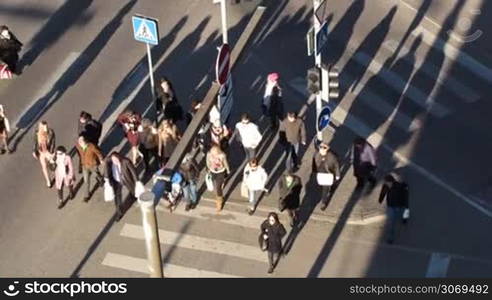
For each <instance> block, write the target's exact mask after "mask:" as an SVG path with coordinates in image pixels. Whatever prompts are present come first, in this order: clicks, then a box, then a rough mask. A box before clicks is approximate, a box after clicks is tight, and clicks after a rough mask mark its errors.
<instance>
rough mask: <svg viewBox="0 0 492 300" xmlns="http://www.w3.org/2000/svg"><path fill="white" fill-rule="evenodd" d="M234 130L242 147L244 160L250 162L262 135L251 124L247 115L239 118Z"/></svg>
mask: <svg viewBox="0 0 492 300" xmlns="http://www.w3.org/2000/svg"><path fill="white" fill-rule="evenodd" d="M236 130H237V132H238V133H239V138H240V140H241V144H242V145H243V148H244V152H245V154H246V159H247V160H248V161H250V160H252V159H253V158H254V157H255V155H256V148H257V147H258V145H259V144H260V142H261V139H262V135H261V133H260V130H259V129H258V126H257V125H256V124H255V123H253V122H251V120H250V117H249V115H248V114H247V113H244V114H243V115H242V116H241V122H238V123H237V124H236Z"/></svg>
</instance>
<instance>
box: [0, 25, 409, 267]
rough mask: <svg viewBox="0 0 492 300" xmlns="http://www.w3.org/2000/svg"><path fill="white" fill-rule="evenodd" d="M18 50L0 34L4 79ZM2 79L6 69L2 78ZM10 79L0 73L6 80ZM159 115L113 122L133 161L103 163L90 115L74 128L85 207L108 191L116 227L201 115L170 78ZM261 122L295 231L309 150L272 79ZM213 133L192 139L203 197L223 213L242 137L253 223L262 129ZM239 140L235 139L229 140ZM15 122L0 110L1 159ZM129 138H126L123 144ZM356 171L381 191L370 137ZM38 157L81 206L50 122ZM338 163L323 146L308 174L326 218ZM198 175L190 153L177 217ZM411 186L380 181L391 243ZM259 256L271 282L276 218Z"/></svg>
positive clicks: (160, 94)
mask: <svg viewBox="0 0 492 300" xmlns="http://www.w3.org/2000/svg"><path fill="white" fill-rule="evenodd" d="M21 48H22V43H21V42H20V41H19V40H18V39H17V38H16V37H15V35H14V34H13V33H12V32H11V31H10V30H9V28H8V27H6V26H0V62H3V63H4V65H3V66H1V67H2V68H3V70H4V71H5V70H6V68H7V69H8V70H9V71H10V72H12V73H16V72H18V67H17V63H18V60H19V52H20V50H21ZM0 71H1V70H0ZM0 74H4V73H0ZM155 95H156V99H155V103H156V112H157V114H158V116H159V119H160V121H159V122H158V123H157V124H154V123H153V122H152V121H150V120H149V119H147V118H143V117H142V115H141V114H139V113H138V112H135V111H133V110H126V111H124V112H123V113H122V114H120V115H119V117H118V118H117V123H118V124H119V125H120V126H121V129H122V130H123V133H124V137H125V138H126V140H127V142H128V144H129V145H130V158H127V157H125V156H124V155H122V154H121V153H119V152H116V151H114V152H111V153H110V154H109V155H107V156H105V155H104V154H103V152H102V151H101V149H100V148H99V143H100V138H101V134H102V124H101V123H99V122H98V121H97V120H95V119H94V118H93V117H92V115H91V114H90V113H88V112H85V111H82V112H81V113H80V117H79V120H78V124H77V138H76V139H75V143H74V146H75V149H76V153H77V154H78V173H79V174H82V178H83V183H84V185H85V188H84V197H83V200H84V202H88V201H89V200H90V198H91V196H92V194H93V192H94V190H96V189H97V188H99V187H102V188H103V191H104V198H105V199H106V200H108V201H114V204H115V210H116V213H115V218H116V220H117V221H118V220H120V219H121V218H122V216H123V215H124V210H125V207H124V204H125V203H124V202H125V201H124V199H123V191H124V190H126V191H127V193H128V194H129V196H130V197H133V198H136V197H138V196H139V195H140V194H141V193H143V191H144V187H143V183H142V182H141V181H140V179H139V175H138V171H137V170H138V166H139V165H140V163H142V164H143V168H144V170H145V174H147V175H150V174H154V173H156V172H157V173H158V172H160V171H162V169H163V168H164V167H165V166H166V164H167V163H168V161H169V159H170V157H171V156H172V154H173V152H174V151H175V149H176V147H177V145H178V143H179V142H180V139H181V132H180V129H179V126H178V123H179V122H181V121H184V122H185V123H186V125H189V124H190V123H191V122H192V120H193V118H194V117H195V115H196V114H197V112H198V111H199V110H200V109H201V104H200V101H197V100H194V101H192V103H191V106H190V109H189V110H188V111H187V112H186V113H184V110H183V108H182V106H181V105H180V103H179V101H178V98H177V96H176V92H175V90H174V88H173V85H172V83H171V81H170V80H169V79H168V78H161V79H160V80H159V81H158V84H157V86H156V89H155ZM261 109H262V114H263V116H264V117H265V118H266V120H267V121H268V126H269V127H268V129H269V130H272V131H273V132H277V131H278V134H279V141H280V144H281V146H282V147H283V149H284V152H285V158H286V159H285V172H284V174H282V175H281V176H280V178H279V179H278V181H277V183H276V187H277V189H278V195H279V196H278V210H279V212H283V211H285V210H286V211H287V215H288V218H289V224H290V226H291V227H294V226H295V225H296V224H297V223H298V221H299V209H300V207H301V191H302V190H303V188H304V187H303V183H302V179H301V177H300V176H299V175H297V174H296V172H297V171H298V170H299V166H300V161H301V154H300V153H301V152H302V149H301V147H304V146H306V145H307V135H306V128H305V124H304V121H303V119H302V118H300V117H299V116H298V115H297V112H296V111H293V110H291V109H290V108H288V110H287V113H286V114H285V113H284V112H285V107H284V103H283V99H282V88H281V84H280V75H279V74H278V73H271V74H269V75H268V76H267V80H266V83H265V92H264V95H263V98H262V101H261ZM209 121H210V122H209V124H208V126H207V125H205V124H202V126H201V127H200V129H199V131H198V134H197V135H196V136H195V137H194V138H195V140H194V143H193V146H194V148H197V149H199V150H200V151H201V152H202V153H203V154H204V155H205V178H204V179H205V182H206V185H207V188H208V189H209V190H210V191H213V192H214V194H215V204H216V210H217V212H220V211H221V210H222V209H223V207H224V203H225V199H224V187H225V185H226V183H227V181H228V179H229V177H230V174H231V166H230V163H229V158H228V152H229V147H230V146H229V145H230V142H231V138H232V136H233V135H236V136H237V139H238V141H239V143H240V144H241V146H242V148H243V150H244V154H245V161H246V165H245V167H244V169H243V170H242V183H241V194H242V195H243V196H244V197H246V198H248V202H249V205H248V210H247V212H248V214H249V215H253V214H254V213H255V210H256V208H257V206H258V203H259V201H260V199H261V197H262V195H263V194H264V193H270V191H269V190H268V189H267V188H266V186H267V182H268V181H269V174H268V173H267V171H266V170H265V168H264V167H263V166H262V165H261V164H260V161H259V157H258V149H259V147H260V144H261V143H262V141H263V135H262V133H261V132H260V129H259V126H258V124H255V123H254V122H253V121H252V116H251V115H250V114H248V113H243V114H242V115H241V117H240V120H239V121H238V122H237V123H236V124H235V126H234V128H233V130H231V129H230V128H229V127H228V126H227V125H226V124H223V123H222V122H221V121H220V117H219V118H216V117H215V118H210V120H209ZM234 131H235V133H234V134H233V132H234ZM9 133H10V123H9V119H8V118H7V116H6V111H5V107H4V106H3V105H0V154H4V153H6V152H7V153H11V152H12V149H11V148H10V147H9ZM122 138H123V136H122ZM350 154H351V155H350V162H351V163H352V164H353V171H354V176H355V178H356V180H357V186H356V188H357V189H362V188H363V187H364V186H365V185H366V183H367V182H368V183H369V184H370V187H371V190H372V189H373V188H374V187H375V185H376V175H375V172H376V168H377V159H376V150H375V149H374V147H373V146H372V145H371V144H370V143H369V142H367V141H366V140H365V139H364V138H362V137H358V138H356V139H355V140H354V142H353V145H352V148H351V153H350ZM33 157H34V158H35V159H36V160H37V161H38V162H39V164H40V166H41V171H42V174H43V177H44V180H45V183H46V186H47V187H48V188H52V186H53V183H54V185H55V188H56V190H57V196H58V197H57V203H58V208H62V207H63V206H64V204H65V203H66V200H65V198H64V190H68V200H71V199H73V198H74V197H75V193H76V190H75V183H76V173H77V172H75V170H74V162H73V159H72V157H71V155H70V153H69V151H68V150H67V148H66V147H65V146H63V145H57V144H56V135H55V131H54V129H53V128H51V127H50V126H49V124H48V122H47V121H44V120H43V121H41V122H39V123H38V124H37V127H36V128H35V130H34V133H33ZM340 165H341V163H340V161H339V159H338V157H337V155H336V154H335V153H334V152H333V151H332V150H331V149H330V145H329V143H327V142H321V143H320V144H319V145H318V148H317V150H316V152H315V154H314V155H313V158H312V168H311V174H312V175H313V176H315V177H316V183H317V185H318V186H319V187H320V190H321V191H320V197H319V200H320V201H319V202H320V203H321V207H320V209H321V210H322V211H324V210H326V208H327V206H328V203H329V200H330V198H331V197H332V194H333V191H334V186H335V185H336V184H337V182H339V180H340V179H341V176H342V175H341V173H340ZM200 171H201V170H200V168H199V164H198V163H197V161H196V160H195V157H194V156H193V155H191V154H186V155H185V157H184V159H183V160H182V162H181V164H180V166H179V168H178V170H176V172H175V174H174V175H173V176H172V178H171V181H170V182H169V184H168V185H167V186H166V188H165V192H164V193H163V197H164V198H165V200H166V201H167V202H168V203H169V204H170V210H171V211H172V210H173V209H174V208H175V207H176V205H177V203H178V200H179V198H183V200H184V202H185V203H186V206H185V210H186V211H189V210H193V209H195V208H196V206H197V204H198V200H199V198H200V195H199V193H198V182H199V181H200V178H201V176H200V174H201V172H200ZM92 175H94V176H95V180H96V184H95V185H94V186H91V177H92ZM408 194H409V193H408V185H407V184H406V183H405V182H403V181H400V180H397V179H396V178H395V177H394V176H392V175H388V176H386V177H385V178H384V183H383V187H382V190H381V193H380V197H379V202H380V203H382V202H383V201H384V200H386V202H387V207H388V215H389V217H390V227H389V231H388V242H389V243H392V242H393V241H394V239H395V230H396V229H395V228H396V226H397V224H398V223H399V221H400V220H406V219H408V216H409V210H408ZM260 231H261V233H260V236H259V243H260V247H261V248H262V249H263V250H265V251H267V252H268V260H269V269H268V273H272V272H273V270H274V268H275V266H276V264H277V263H278V260H279V257H280V254H281V253H282V238H283V237H284V236H285V234H286V230H285V228H284V226H283V225H282V224H281V223H280V221H279V217H278V215H277V214H276V213H274V212H272V213H270V214H269V215H268V218H267V219H266V220H265V221H264V222H263V223H262V224H261V226H260Z"/></svg>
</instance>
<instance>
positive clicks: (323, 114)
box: [318, 106, 331, 131]
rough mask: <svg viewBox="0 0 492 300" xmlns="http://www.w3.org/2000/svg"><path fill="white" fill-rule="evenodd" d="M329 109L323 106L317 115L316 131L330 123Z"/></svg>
mask: <svg viewBox="0 0 492 300" xmlns="http://www.w3.org/2000/svg"><path fill="white" fill-rule="evenodd" d="M330 117H331V109H330V108H329V107H328V106H324V107H323V108H322V109H321V111H320V113H319V115H318V131H322V130H323V129H325V128H326V126H328V124H330Z"/></svg>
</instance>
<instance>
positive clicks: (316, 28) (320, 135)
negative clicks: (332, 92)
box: [313, 0, 325, 141]
mask: <svg viewBox="0 0 492 300" xmlns="http://www.w3.org/2000/svg"><path fill="white" fill-rule="evenodd" d="M320 4H321V0H313V19H314V55H315V57H314V63H315V65H316V66H317V67H320V68H321V53H320V54H318V45H317V42H316V36H317V34H318V31H319V29H320V27H321V24H320V22H318V18H317V17H316V10H317V9H318V7H319V5H320ZM321 88H322V89H323V88H325V87H323V86H321ZM321 101H322V100H321V91H320V92H319V93H318V94H316V121H315V122H316V123H317V122H318V121H317V120H318V116H319V114H320V112H321V107H322V105H323V104H322V102H321ZM315 125H316V129H317V128H318V124H315ZM316 137H317V138H318V141H321V140H322V139H323V133H322V132H321V131H317V133H316Z"/></svg>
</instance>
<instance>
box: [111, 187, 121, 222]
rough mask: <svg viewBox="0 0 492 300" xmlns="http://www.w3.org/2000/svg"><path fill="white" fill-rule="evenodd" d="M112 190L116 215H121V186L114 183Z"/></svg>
mask: <svg viewBox="0 0 492 300" xmlns="http://www.w3.org/2000/svg"><path fill="white" fill-rule="evenodd" d="M113 189H114V206H115V208H116V214H117V215H120V216H122V215H123V206H122V204H123V185H122V184H121V183H119V182H115V183H114V185H113Z"/></svg>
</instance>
